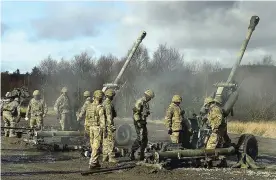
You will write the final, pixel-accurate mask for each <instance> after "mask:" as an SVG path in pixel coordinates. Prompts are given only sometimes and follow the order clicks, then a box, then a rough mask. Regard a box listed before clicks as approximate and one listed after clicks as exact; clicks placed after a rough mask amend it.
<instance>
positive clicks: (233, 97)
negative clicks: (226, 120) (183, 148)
mask: <svg viewBox="0 0 276 180" xmlns="http://www.w3.org/2000/svg"><path fill="white" fill-rule="evenodd" d="M259 21H260V18H259V17H258V16H252V17H251V19H250V24H249V26H248V31H247V35H246V38H245V40H244V42H243V44H242V46H241V49H240V52H239V54H238V57H237V60H236V62H235V64H234V66H233V68H232V70H231V72H230V74H229V76H228V79H227V81H226V82H220V83H216V84H214V86H216V87H217V90H216V92H215V93H214V95H213V98H217V99H219V100H221V102H222V106H223V110H224V116H225V117H227V116H228V115H229V113H230V112H232V113H233V106H234V104H235V102H236V101H237V99H238V91H237V90H238V85H237V84H236V83H235V81H234V78H235V75H236V72H237V68H238V67H239V65H240V63H241V61H242V58H243V55H244V52H245V50H246V47H247V45H248V43H249V40H250V38H251V35H252V33H253V31H254V30H255V28H256V26H257V25H258V23H259Z"/></svg>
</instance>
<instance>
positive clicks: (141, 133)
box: [131, 125, 148, 154]
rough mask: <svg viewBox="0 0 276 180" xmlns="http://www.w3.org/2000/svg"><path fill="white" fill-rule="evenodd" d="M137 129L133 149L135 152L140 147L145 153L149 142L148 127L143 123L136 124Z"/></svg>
mask: <svg viewBox="0 0 276 180" xmlns="http://www.w3.org/2000/svg"><path fill="white" fill-rule="evenodd" d="M135 130H136V133H137V138H136V140H135V141H134V143H133V145H132V147H131V150H132V151H133V152H135V151H137V150H138V149H139V147H140V150H141V153H142V154H143V153H144V151H145V149H146V147H147V144H148V129H147V126H146V125H142V126H141V127H138V126H137V125H135Z"/></svg>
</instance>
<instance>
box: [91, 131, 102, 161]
mask: <svg viewBox="0 0 276 180" xmlns="http://www.w3.org/2000/svg"><path fill="white" fill-rule="evenodd" d="M89 130H90V135H89V136H90V146H91V150H92V152H91V158H90V160H89V164H90V165H92V164H98V163H99V155H100V148H101V143H102V132H103V131H102V128H101V127H100V126H90V128H89Z"/></svg>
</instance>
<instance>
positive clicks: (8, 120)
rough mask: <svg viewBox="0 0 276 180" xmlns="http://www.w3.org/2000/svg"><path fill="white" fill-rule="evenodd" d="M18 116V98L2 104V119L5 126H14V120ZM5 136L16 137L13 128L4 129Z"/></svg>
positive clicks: (16, 119) (15, 120)
mask: <svg viewBox="0 0 276 180" xmlns="http://www.w3.org/2000/svg"><path fill="white" fill-rule="evenodd" d="M19 118H20V105H19V98H18V97H16V98H14V100H13V101H11V102H8V103H4V104H3V120H4V123H5V126H6V127H12V128H13V127H15V124H16V122H17V121H18V119H19ZM5 136H6V137H16V135H15V130H14V129H5Z"/></svg>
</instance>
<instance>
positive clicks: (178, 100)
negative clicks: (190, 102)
mask: <svg viewBox="0 0 276 180" xmlns="http://www.w3.org/2000/svg"><path fill="white" fill-rule="evenodd" d="M172 102H174V103H181V102H182V98H181V97H180V96H179V95H174V96H173V98H172Z"/></svg>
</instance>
